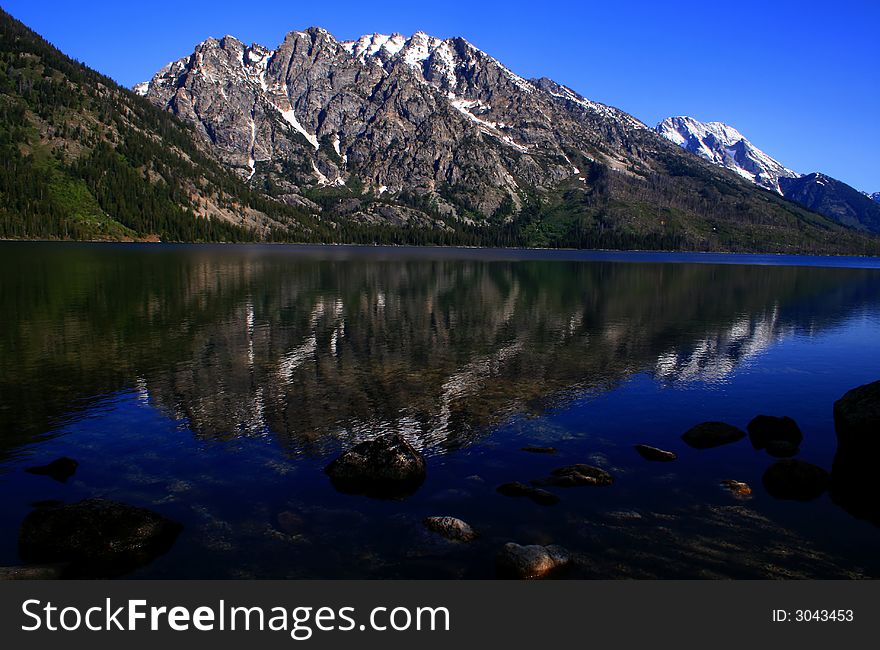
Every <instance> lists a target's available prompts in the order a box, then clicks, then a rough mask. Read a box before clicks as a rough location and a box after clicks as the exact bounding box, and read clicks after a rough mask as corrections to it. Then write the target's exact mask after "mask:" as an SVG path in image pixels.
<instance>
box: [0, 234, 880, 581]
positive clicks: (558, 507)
mask: <svg viewBox="0 0 880 650" xmlns="http://www.w3.org/2000/svg"><path fill="white" fill-rule="evenodd" d="M0 314H2V320H0V503H2V507H0V531H2V533H0V566H11V565H16V564H20V562H21V560H20V558H19V549H18V530H19V525H20V524H21V522H22V521H23V520H24V518H25V517H26V516H27V515H28V513H29V512H31V511H32V510H33V509H34V508H35V507H40V505H41V504H43V503H45V502H50V501H51V502H54V501H61V502H65V503H72V502H76V501H79V500H81V499H86V498H90V497H103V498H107V499H112V500H115V501H120V502H124V503H127V504H132V505H137V506H142V507H146V508H149V509H151V510H154V511H156V512H158V513H161V514H162V515H164V516H167V517H169V518H171V519H173V520H175V521H178V522H180V523H181V524H182V525H183V531H182V533H181V534H180V535H179V537H178V538H177V540H176V542H175V543H174V545H173V547H172V548H171V549H170V550H169V551H168V552H167V553H165V554H163V555H161V556H160V557H157V558H156V559H155V560H153V561H152V562H150V563H148V564H146V565H144V566H142V567H140V568H138V569H136V570H134V571H133V572H132V573H130V574H128V577H134V578H298V577H303V578H492V577H494V576H495V564H494V558H495V554H496V553H497V551H498V549H499V548H500V547H501V546H502V545H503V544H504V543H505V542H508V541H514V542H517V543H520V544H558V545H561V546H564V547H565V548H566V549H568V550H569V551H570V552H571V553H572V554H573V555H574V556H575V557H576V562H574V563H573V565H572V567H571V568H570V569H569V570H568V571H567V572H566V573H564V574H563V575H562V576H561V577H573V578H608V577H615V578H616V577H623V578H722V577H724V578H728V577H732V578H765V577H767V578H800V577H810V578H857V577H880V557H878V555H877V553H876V550H877V548H878V545H880V527H878V519H877V518H876V517H874V516H872V515H871V514H870V513H869V514H867V515H866V514H865V509H864V508H863V507H861V506H862V505H863V504H861V503H860V500H859V497H853V496H852V495H849V496H847V495H846V494H843V495H840V494H835V493H834V490H832V491H831V493H829V492H825V493H823V494H821V495H820V496H818V497H817V498H815V499H812V500H809V501H804V502H801V501H796V500H789V499H779V498H775V497H774V496H772V495H771V494H770V493H768V491H767V489H766V488H765V487H764V483H763V481H762V478H763V476H764V473H765V472H766V471H767V469H768V468H769V467H770V466H771V465H772V464H773V463H775V462H776V461H777V459H776V458H774V457H773V456H771V455H770V454H768V453H767V451H766V450H763V449H755V448H754V446H753V445H752V444H751V442H750V440H749V438H743V439H741V440H739V441H736V442H733V443H731V444H726V445H723V446H720V447H716V448H711V449H695V448H692V447H690V446H688V445H687V444H685V443H684V441H683V440H682V438H681V436H682V434H683V433H684V432H685V431H687V430H688V429H689V428H690V427H692V426H694V425H696V424H698V423H700V422H703V421H723V422H727V423H729V424H731V425H734V426H736V427H739V428H740V429H742V430H745V429H746V426H747V425H748V423H749V422H750V421H751V420H752V418H753V417H755V416H756V415H759V414H768V415H776V416H789V417H791V418H793V419H794V420H795V421H796V422H797V424H798V425H799V427H800V429H801V430H802V432H803V442H802V444H801V445H800V447H799V449H798V450H797V452H796V457H797V458H798V459H801V460H804V461H807V462H810V463H813V464H815V465H817V466H819V467H821V468H823V469H825V470H828V471H831V470H832V466H834V464H835V456H836V454H837V453H838V448H837V437H836V435H835V429H834V420H833V415H832V407H833V404H834V402H835V400H837V399H839V398H840V397H841V396H842V395H843V394H844V393H846V392H847V391H848V390H850V389H852V388H854V387H857V386H859V385H862V384H866V383H869V382H873V381H876V380H878V379H880V261H878V260H876V259H858V258H838V259H835V258H809V257H780V256H748V255H699V254H693V255H687V254H662V253H588V252H573V251H567V252H548V251H511V250H473V249H465V250H458V249H413V248H357V247H343V246H338V247H294V246H269V245H267V246H194V245H193V246H191V245H159V244H156V245H133V244H120V245H116V244H60V243H2V244H0ZM388 432H397V433H401V434H403V435H404V436H405V437H406V438H407V439H408V440H409V441H410V442H411V443H412V444H413V445H414V446H415V447H416V448H417V449H419V450H420V452H421V453H423V454H424V455H425V458H426V462H427V478H426V480H425V481H424V483H423V484H422V485H421V486H420V487H419V489H418V490H417V491H416V492H415V493H414V494H412V495H411V496H408V497H405V498H385V499H380V498H371V497H369V496H363V495H355V494H347V493H343V492H340V491H338V490H337V489H335V488H334V486H333V484H332V483H331V482H330V480H329V478H328V476H327V475H326V474H325V473H324V467H325V466H326V465H327V464H328V463H329V462H330V461H331V460H332V459H333V458H335V457H337V456H338V455H339V454H340V453H341V452H343V451H345V450H346V449H348V448H350V447H351V446H352V445H354V444H356V443H358V442H360V441H364V440H369V439H371V438H374V437H376V436H377V435H379V434H382V433H388ZM640 443H641V444H648V445H653V446H656V447H660V448H662V449H665V450H669V451H673V452H675V453H676V454H677V456H678V458H677V460H675V461H674V462H665V463H659V462H650V461H647V460H645V459H643V458H642V457H641V456H640V455H639V454H638V453H636V451H635V450H634V448H633V445H635V444H640ZM529 446H538V447H552V448H555V450H556V452H555V453H530V452H527V451H523V448H524V447H529ZM61 456H67V457H70V458H73V459H75V460H77V461H78V463H79V467H78V469H77V471H76V473H75V474H74V475H73V476H72V477H70V478H69V480H67V481H66V482H60V481H56V480H52V479H51V478H50V477H48V476H40V475H34V474H30V473H27V472H25V471H24V470H25V469H26V468H29V467H32V466H35V465H42V464H45V463H48V462H49V461H51V460H53V459H55V458H58V457H61ZM573 463H587V464H590V465H594V466H597V467H600V468H603V469H605V470H607V471H608V472H610V473H611V474H612V475H613V476H614V479H615V481H614V484H613V485H611V486H607V487H577V488H554V487H549V488H547V489H549V490H550V491H552V492H553V493H555V494H557V495H558V496H559V498H560V500H559V502H558V503H556V504H554V505H549V506H548V505H541V504H538V503H535V502H533V501H531V500H529V499H528V498H511V497H507V496H503V495H502V494H500V493H498V492H497V490H496V488H497V487H498V486H499V485H501V484H503V483H506V482H510V481H521V482H524V483H528V482H529V481H530V480H534V479H541V478H542V477H546V476H548V475H549V474H550V472H551V471H552V470H553V469H554V468H558V467H560V466H564V465H570V464H573ZM841 471H846V470H845V469H844V470H840V469H839V468H838V469H835V471H834V472H833V473H832V479H831V480H832V484H833V482H834V480H835V478H837V477H835V476H834V474H835V473H836V474H837V475H838V477H839V475H840V472H841ZM726 479H735V480H737V481H742V482H745V483H747V484H748V485H749V486H750V487H751V494H750V495H736V494H733V493H732V492H731V491H729V490H728V489H725V488H724V487H723V486H722V485H721V481H723V480H726ZM432 515H450V516H455V517H459V518H461V519H463V520H464V521H466V522H468V523H469V524H470V525H471V526H472V527H473V528H474V529H475V530H476V531H477V533H478V535H479V536H478V538H477V539H476V540H475V541H473V542H470V543H454V542H449V541H446V540H444V539H442V538H440V537H439V536H437V535H436V534H434V533H432V532H430V531H428V530H426V529H425V527H424V525H423V523H422V521H423V519H424V518H425V517H427V516H432Z"/></svg>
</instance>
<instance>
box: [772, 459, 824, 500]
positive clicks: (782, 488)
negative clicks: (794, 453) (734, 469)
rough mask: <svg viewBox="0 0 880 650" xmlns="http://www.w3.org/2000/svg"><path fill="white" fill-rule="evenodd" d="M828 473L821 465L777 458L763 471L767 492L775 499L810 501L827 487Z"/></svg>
mask: <svg viewBox="0 0 880 650" xmlns="http://www.w3.org/2000/svg"><path fill="white" fill-rule="evenodd" d="M828 479H829V475H828V472H826V471H825V470H824V469H822V468H821V467H817V466H816V465H813V464H811V463H806V462H804V461H802V460H792V459H788V460H779V461H776V462H775V463H773V464H772V465H771V466H770V467H769V468H768V469H767V471H766V472H764V478H763V483H764V487H765V488H766V490H767V492H768V494H770V496H772V497H775V498H777V499H790V500H793V501H812V500H813V499H816V498H818V497H820V496H821V495H822V493H823V492H825V490H826V489H827V488H828Z"/></svg>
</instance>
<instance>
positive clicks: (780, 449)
mask: <svg viewBox="0 0 880 650" xmlns="http://www.w3.org/2000/svg"><path fill="white" fill-rule="evenodd" d="M764 450H765V451H766V452H767V453H768V454H770V455H771V456H773V457H774V458H791V457H792V456H797V453H798V452H799V451H800V445H797V444H795V443H793V442H785V441H784V440H771V441H769V442H768V443H767V444H766V445H765V447H764Z"/></svg>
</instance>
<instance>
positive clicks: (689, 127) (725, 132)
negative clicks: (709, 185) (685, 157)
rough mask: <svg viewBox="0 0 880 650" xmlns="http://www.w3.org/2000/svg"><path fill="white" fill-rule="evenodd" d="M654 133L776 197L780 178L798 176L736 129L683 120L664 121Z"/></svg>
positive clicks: (682, 118)
mask: <svg viewBox="0 0 880 650" xmlns="http://www.w3.org/2000/svg"><path fill="white" fill-rule="evenodd" d="M655 130H656V131H657V133H659V134H660V135H662V136H664V137H665V138H666V139H668V140H670V141H672V142H674V143H675V144H677V145H678V146H680V147H681V148H682V149H685V150H687V151H690V152H691V153H695V154H697V155H698V156H701V157H703V158H705V159H706V160H709V161H711V162H713V163H715V164H716V165H720V166H722V167H725V168H727V169H730V170H731V171H734V172H736V173H737V174H739V175H740V176H742V177H743V178H745V179H747V180H750V181H752V182H753V183H756V184H757V185H760V186H762V187H766V188H767V189H770V190H773V191H775V192H778V193H779V194H782V189H781V188H780V186H779V179H780V178H798V177H800V176H801V175H800V174H799V173H798V172H796V171H794V170H791V169H788V168H787V167H785V166H784V165H783V164H782V163H780V162H779V161H777V160H775V159H774V158H771V157H770V156H768V155H767V154H766V153H764V152H763V151H761V150H760V149H758V148H757V147H756V146H755V145H753V144H752V143H751V142H749V141H748V139H747V138H746V137H745V136H744V135H743V134H742V133H740V132H739V131H737V130H736V129H735V128H733V127H732V126H729V125H727V124H724V123H722V122H700V121H699V120H695V119H694V118H692V117H685V116H682V117H667V118H666V119H665V120H663V121H662V122H660V123H659V124H658V125H657V126H656V127H655Z"/></svg>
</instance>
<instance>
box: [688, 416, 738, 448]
mask: <svg viewBox="0 0 880 650" xmlns="http://www.w3.org/2000/svg"><path fill="white" fill-rule="evenodd" d="M745 437H746V433H745V431H743V430H742V429H738V428H736V427H735V426H733V425H730V424H726V423H724V422H703V423H701V424H698V425H696V426H694V427H691V428H690V429H688V430H687V431H685V432H684V434H683V435H682V436H681V439H682V440H684V441H685V443H686V444H688V445H689V446H691V447H693V448H694V449H710V448H712V447H719V446H721V445H727V444H730V443H732V442H736V441H737V440H742V439H743V438H745Z"/></svg>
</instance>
